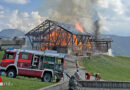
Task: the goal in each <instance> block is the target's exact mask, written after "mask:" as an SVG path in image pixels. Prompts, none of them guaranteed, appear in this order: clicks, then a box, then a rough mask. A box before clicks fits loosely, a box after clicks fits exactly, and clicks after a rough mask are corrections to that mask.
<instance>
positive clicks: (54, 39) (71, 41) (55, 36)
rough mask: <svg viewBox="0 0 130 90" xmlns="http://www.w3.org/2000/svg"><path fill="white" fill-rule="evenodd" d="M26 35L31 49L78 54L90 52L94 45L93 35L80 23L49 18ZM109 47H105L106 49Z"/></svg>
mask: <svg viewBox="0 0 130 90" xmlns="http://www.w3.org/2000/svg"><path fill="white" fill-rule="evenodd" d="M26 36H27V37H28V38H29V40H30V43H31V46H32V49H36V50H42V51H44V50H46V49H49V50H57V51H58V52H60V53H68V54H78V55H86V54H87V53H88V52H91V51H92V49H93V46H94V45H93V43H92V42H95V41H94V40H93V35H91V34H90V33H88V32H85V31H84V29H83V28H82V26H81V25H80V24H78V23H77V24H76V25H69V24H64V23H59V22H56V21H51V20H45V21H44V22H43V23H41V24H40V25H38V26H37V27H35V28H34V29H32V30H31V31H29V32H28V33H27V34H26ZM106 42H107V41H106ZM103 44H104V43H103ZM106 44H108V43H106ZM100 46H101V45H100ZM106 46H108V45H106ZM109 48H110V47H107V50H108V49H109Z"/></svg>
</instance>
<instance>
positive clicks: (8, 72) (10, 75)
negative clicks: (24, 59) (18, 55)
mask: <svg viewBox="0 0 130 90" xmlns="http://www.w3.org/2000/svg"><path fill="white" fill-rule="evenodd" d="M6 76H7V77H10V78H15V77H16V71H15V70H14V69H9V70H8V71H7V74H6Z"/></svg>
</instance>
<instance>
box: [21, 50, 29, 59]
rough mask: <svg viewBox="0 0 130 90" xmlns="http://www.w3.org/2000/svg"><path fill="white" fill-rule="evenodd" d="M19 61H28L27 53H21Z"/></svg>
mask: <svg viewBox="0 0 130 90" xmlns="http://www.w3.org/2000/svg"><path fill="white" fill-rule="evenodd" d="M21 59H27V60H28V59H29V58H28V53H24V52H22V53H21Z"/></svg>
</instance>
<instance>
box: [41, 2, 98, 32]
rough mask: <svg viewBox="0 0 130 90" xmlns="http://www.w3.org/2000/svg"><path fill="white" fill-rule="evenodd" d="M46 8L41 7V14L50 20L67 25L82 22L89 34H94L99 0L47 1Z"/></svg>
mask: <svg viewBox="0 0 130 90" xmlns="http://www.w3.org/2000/svg"><path fill="white" fill-rule="evenodd" d="M43 3H44V5H45V6H46V7H44V5H43V6H41V7H40V9H39V10H40V12H43V14H44V13H45V11H46V10H47V13H48V15H49V17H48V18H49V19H51V20H54V21H60V22H63V23H67V24H75V22H77V21H78V22H80V23H81V24H82V26H83V27H84V28H85V30H86V31H87V32H94V31H92V30H94V27H95V24H94V21H95V20H94V19H95V18H94V17H93V16H94V15H93V14H94V13H95V10H94V7H95V4H96V3H97V0H46V1H44V2H43Z"/></svg>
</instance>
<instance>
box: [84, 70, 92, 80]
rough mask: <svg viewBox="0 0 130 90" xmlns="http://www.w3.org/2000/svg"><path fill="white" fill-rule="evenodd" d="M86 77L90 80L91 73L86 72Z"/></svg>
mask: <svg viewBox="0 0 130 90" xmlns="http://www.w3.org/2000/svg"><path fill="white" fill-rule="evenodd" d="M85 77H86V80H90V77H91V73H89V72H88V73H85Z"/></svg>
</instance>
